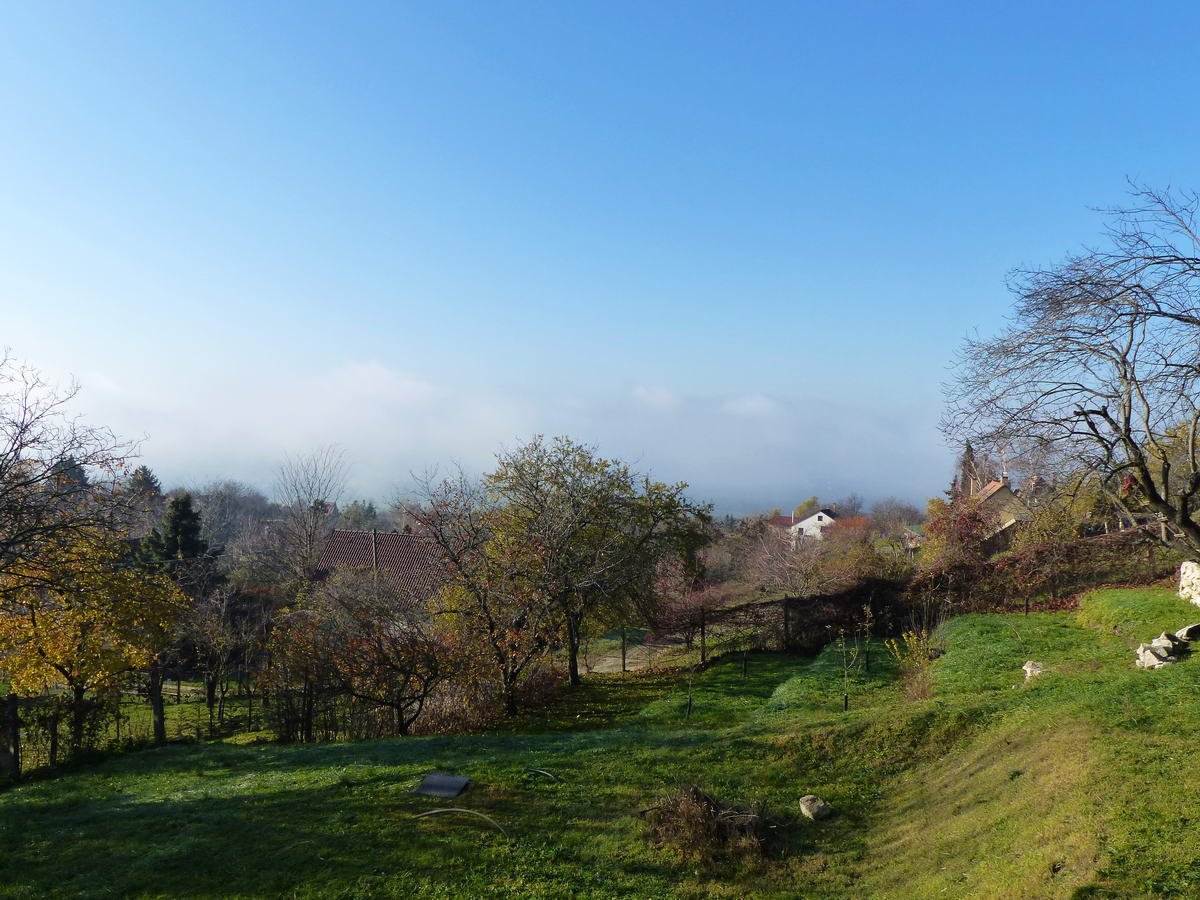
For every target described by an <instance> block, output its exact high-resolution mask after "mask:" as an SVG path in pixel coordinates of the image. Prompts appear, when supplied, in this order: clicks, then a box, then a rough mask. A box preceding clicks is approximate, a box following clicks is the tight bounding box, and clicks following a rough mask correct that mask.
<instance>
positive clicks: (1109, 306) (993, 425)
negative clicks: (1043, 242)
mask: <svg viewBox="0 0 1200 900" xmlns="http://www.w3.org/2000/svg"><path fill="white" fill-rule="evenodd" d="M1134 197H1135V200H1136V205H1134V206H1132V207H1130V208H1126V209H1121V210H1114V211H1112V215H1113V220H1112V224H1111V226H1110V228H1109V239H1110V244H1109V246H1107V247H1106V248H1103V249H1098V250H1089V251H1086V252H1083V253H1080V254H1078V255H1076V256H1073V257H1071V258H1069V259H1067V260H1066V261H1065V262H1064V263H1062V264H1060V265H1058V266H1055V267H1052V268H1049V269H1037V270H1032V271H1022V272H1018V273H1016V274H1015V275H1014V276H1013V277H1012V279H1011V288H1012V290H1013V291H1014V293H1015V294H1016V297H1017V302H1016V308H1015V314H1014V317H1013V320H1012V321H1011V323H1010V324H1009V326H1008V327H1007V328H1006V329H1005V330H1004V332H1003V333H1002V334H1000V335H999V336H998V337H996V338H994V339H991V340H978V339H977V340H969V341H967V342H966V344H965V346H964V348H963V350H962V352H961V358H960V360H959V374H958V379H957V381H956V382H955V383H953V384H952V385H950V386H948V387H947V391H946V393H947V413H946V416H945V419H944V421H943V429H944V431H945V433H946V434H947V435H948V436H949V437H950V438H952V439H954V440H963V439H964V438H973V439H976V440H978V441H980V442H982V443H983V444H984V445H986V446H989V447H991V448H996V449H1000V450H1002V451H1007V453H1008V454H1027V453H1033V454H1038V455H1039V456H1040V457H1041V458H1042V459H1043V460H1056V461H1057V464H1058V467H1059V468H1060V469H1062V470H1065V471H1076V472H1077V471H1080V470H1083V471H1085V472H1087V473H1090V474H1091V475H1092V477H1094V478H1095V479H1096V480H1097V481H1098V483H1099V484H1101V485H1102V486H1103V488H1104V489H1105V491H1106V492H1107V493H1108V495H1109V496H1110V497H1112V498H1113V499H1114V501H1115V502H1117V503H1119V504H1120V505H1122V506H1123V507H1124V508H1125V510H1126V512H1127V513H1128V514H1130V516H1133V515H1134V514H1136V513H1137V512H1138V511H1141V512H1142V513H1143V516H1144V513H1145V512H1146V511H1149V512H1150V513H1153V514H1157V515H1158V516H1159V517H1161V519H1162V520H1164V522H1167V523H1170V524H1171V526H1172V528H1173V531H1174V533H1175V534H1176V535H1177V536H1178V537H1180V538H1182V539H1183V540H1184V541H1185V542H1186V543H1187V544H1188V545H1189V546H1191V547H1192V548H1193V549H1200V525H1197V523H1196V522H1195V521H1194V519H1193V512H1194V505H1195V502H1196V498H1197V494H1198V493H1200V440H1198V434H1197V429H1198V426H1200V405H1198V403H1197V401H1198V400H1200V393H1198V390H1197V389H1198V388H1200V384H1198V379H1200V237H1198V233H1197V226H1196V213H1197V208H1198V207H1200V196H1197V195H1196V194H1181V193H1176V192H1171V191H1153V190H1147V189H1143V188H1135V191H1134Z"/></svg>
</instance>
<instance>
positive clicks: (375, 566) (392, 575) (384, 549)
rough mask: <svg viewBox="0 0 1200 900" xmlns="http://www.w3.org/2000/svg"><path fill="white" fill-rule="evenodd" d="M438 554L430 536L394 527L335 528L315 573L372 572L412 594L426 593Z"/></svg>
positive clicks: (435, 576) (434, 579)
mask: <svg viewBox="0 0 1200 900" xmlns="http://www.w3.org/2000/svg"><path fill="white" fill-rule="evenodd" d="M438 569H439V558H438V554H437V551H436V549H435V548H434V546H433V544H432V543H430V541H429V540H427V539H426V538H424V537H422V536H421V535H418V534H410V533H407V532H397V531H349V530H345V529H340V528H335V529H334V530H333V531H332V532H330V534H329V538H328V539H327V540H326V541H325V548H324V549H323V550H322V551H321V558H320V561H319V562H318V563H317V570H318V577H321V578H325V577H328V576H329V575H332V574H333V573H334V572H339V571H355V570H356V571H360V572H371V573H374V574H378V575H382V576H385V577H387V578H388V579H390V580H391V581H392V582H393V583H395V584H397V585H399V586H401V587H403V588H404V589H405V590H407V591H410V592H412V593H414V594H418V593H419V594H423V595H425V596H428V595H430V594H432V593H433V591H434V589H435V587H436V585H437V583H438V580H439V576H438Z"/></svg>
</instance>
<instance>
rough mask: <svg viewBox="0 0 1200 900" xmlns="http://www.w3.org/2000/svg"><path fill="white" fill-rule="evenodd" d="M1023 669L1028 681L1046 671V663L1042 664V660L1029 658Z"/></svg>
mask: <svg viewBox="0 0 1200 900" xmlns="http://www.w3.org/2000/svg"><path fill="white" fill-rule="evenodd" d="M1021 669H1022V670H1023V671H1024V672H1025V680H1026V681H1029V680H1030V679H1031V678H1035V677H1037V676H1038V675H1041V674H1042V673H1043V672H1045V671H1046V667H1045V666H1044V665H1042V664H1041V663H1040V662H1034V661H1033V660H1032V659H1031V660H1028V661H1027V662H1026V663H1025V665H1023V666H1021Z"/></svg>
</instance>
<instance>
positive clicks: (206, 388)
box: [77, 362, 949, 513]
mask: <svg viewBox="0 0 1200 900" xmlns="http://www.w3.org/2000/svg"><path fill="white" fill-rule="evenodd" d="M81 382H82V383H83V388H84V389H83V392H82V393H81V395H80V397H79V400H78V401H77V403H78V405H79V408H80V409H81V410H82V411H84V412H85V413H86V414H87V415H88V417H89V418H90V419H92V420H94V421H97V422H104V423H106V424H109V425H111V426H112V427H113V428H114V429H116V430H117V431H118V432H119V433H121V434H123V435H127V436H131V437H138V436H141V435H145V440H144V442H143V444H142V458H143V460H144V461H145V462H146V463H147V464H149V465H150V466H151V467H152V468H154V469H155V470H156V471H158V472H160V474H161V475H162V477H163V480H164V481H165V482H166V483H167V484H182V483H186V484H195V483H198V482H202V481H204V480H206V479H209V478H216V477H231V478H238V479H242V480H245V481H249V482H251V483H253V484H256V485H258V486H260V487H261V488H263V489H265V490H268V491H269V490H270V488H271V483H272V480H273V475H274V470H275V467H276V465H277V463H278V461H279V460H280V459H281V458H282V457H283V455H284V454H285V453H297V452H304V451H306V450H309V449H311V448H314V447H317V446H321V445H325V444H337V445H340V446H341V447H343V448H344V449H345V451H346V454H347V459H348V462H349V463H350V467H351V484H350V488H349V494H351V495H352V496H364V497H373V498H376V499H378V500H388V499H391V498H392V497H395V496H397V495H398V494H400V495H402V494H404V493H405V492H406V491H407V490H408V489H409V488H410V486H411V473H414V472H416V473H419V472H423V471H425V470H427V469H429V468H431V467H437V466H443V467H444V466H445V465H447V464H449V463H459V464H462V465H464V466H465V467H467V468H468V469H470V470H473V471H476V472H481V471H484V470H486V469H487V468H488V467H489V466H490V464H491V462H492V460H493V457H494V454H495V453H496V451H497V450H498V449H500V448H501V447H503V446H512V445H514V444H515V443H517V442H519V441H521V440H524V439H526V438H528V437H530V436H531V435H533V434H537V433H545V434H567V435H570V436H571V437H573V438H575V439H576V440H579V441H583V442H587V443H594V444H596V445H598V447H599V449H600V451H601V452H602V453H604V454H606V455H611V456H619V457H621V458H623V459H626V460H629V461H631V462H633V463H634V464H635V465H636V466H637V467H638V468H639V469H640V470H643V471H650V472H652V473H653V474H654V475H655V476H656V477H659V478H663V479H667V480H672V481H674V480H684V481H687V482H689V484H690V485H691V486H692V491H693V493H694V495H695V496H696V497H698V498H700V499H704V500H709V501H712V502H714V503H716V505H717V507H718V509H719V510H720V511H722V512H724V511H728V512H733V513H744V512H751V511H755V510H762V509H769V508H771V507H774V506H779V507H785V508H786V507H788V506H790V505H792V504H794V503H796V502H798V501H799V500H800V499H803V497H806V496H808V495H810V494H813V493H817V494H820V495H821V496H823V497H826V498H834V497H837V496H840V495H843V494H845V493H848V492H850V491H857V492H858V493H860V494H863V495H865V496H867V497H868V498H877V497H883V496H888V495H897V496H900V497H902V498H905V499H911V500H921V499H923V498H924V497H926V496H929V495H931V494H933V493H935V492H936V491H938V490H940V489H941V483H942V482H943V481H944V480H945V475H946V472H947V471H948V468H949V456H948V453H947V452H946V451H945V450H944V449H943V448H942V447H941V446H940V444H939V442H938V439H937V434H936V431H935V429H934V424H935V422H936V410H935V409H931V408H927V409H924V410H922V409H920V408H918V406H917V405H916V404H913V405H910V406H908V407H896V406H895V405H892V406H891V407H889V408H888V409H887V410H886V411H884V412H881V411H880V410H879V409H871V408H868V406H867V405H866V404H864V405H863V408H861V409H854V408H849V407H848V406H847V404H846V403H844V402H837V403H835V402H833V401H828V400H825V399H822V398H821V397H820V396H818V395H814V396H812V397H788V396H784V395H780V396H773V395H770V394H768V393H765V392H763V393H759V392H752V393H745V394H736V393H731V394H712V395H693V394H689V393H687V392H686V390H683V389H677V388H675V387H673V386H668V385H644V384H636V385H632V386H626V387H623V388H619V389H614V390H613V391H612V392H611V393H594V394H590V395H583V396H581V395H579V394H568V393H555V392H554V391H552V390H547V389H517V388H501V387H498V386H494V385H486V384H480V385H471V386H469V387H466V386H463V385H458V384H453V383H451V382H449V381H439V380H438V379H436V378H433V377H425V376H421V375H416V374H414V373H410V372H404V371H400V370H398V369H395V368H392V367H389V366H386V365H383V364H381V363H378V362H367V363H352V364H344V365H334V366H329V367H326V368H321V369H318V370H317V371H315V372H313V373H312V374H309V375H305V376H303V377H298V378H288V377H284V376H282V375H278V376H277V375H272V374H269V373H268V374H264V375H261V376H256V377H254V378H253V379H249V378H236V377H232V376H231V377H225V378H221V377H213V378H209V379H207V380H206V381H205V382H204V383H203V384H195V383H193V384H187V385H179V384H172V385H170V386H168V385H165V384H154V383H137V384H132V383H129V382H125V381H123V380H122V378H120V377H119V376H115V375H112V374H109V373H103V372H93V373H83V374H82V375H81Z"/></svg>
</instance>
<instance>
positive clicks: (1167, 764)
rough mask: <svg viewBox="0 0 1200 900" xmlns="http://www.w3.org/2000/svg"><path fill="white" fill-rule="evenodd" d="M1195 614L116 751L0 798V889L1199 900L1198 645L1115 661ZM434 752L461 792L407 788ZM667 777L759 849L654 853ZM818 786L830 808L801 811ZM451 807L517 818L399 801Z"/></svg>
mask: <svg viewBox="0 0 1200 900" xmlns="http://www.w3.org/2000/svg"><path fill="white" fill-rule="evenodd" d="M1195 620H1200V610H1197V609H1196V608H1195V607H1190V606H1189V605H1187V604H1185V603H1183V602H1182V601H1179V600H1178V599H1177V598H1175V597H1174V596H1173V595H1172V593H1171V592H1170V591H1167V590H1160V589H1147V590H1128V589H1119V590H1107V591H1098V592H1095V593H1093V594H1091V595H1088V596H1087V597H1086V598H1085V599H1084V601H1083V603H1082V604H1081V608H1080V610H1079V611H1078V612H1075V613H1054V614H1034V615H1030V616H1028V617H1026V616H1021V615H1001V616H965V617H961V618H958V619H955V620H952V621H951V622H950V623H948V624H947V625H946V626H945V629H944V635H943V636H942V639H943V643H944V646H945V650H946V652H945V655H944V656H943V657H942V658H941V659H939V660H937V661H936V662H935V663H934V664H933V666H932V669H931V673H930V682H929V686H930V690H929V696H928V697H927V698H926V699H921V700H916V701H911V700H907V699H905V697H906V696H907V693H906V691H905V690H904V687H903V685H902V684H900V683H899V681H898V673H897V671H896V667H895V665H894V663H893V662H892V661H891V660H890V658H889V657H888V656H887V655H886V653H884V652H883V650H882V649H881V648H879V647H875V648H873V650H872V652H871V653H870V669H869V671H861V670H860V671H858V672H857V673H856V675H855V679H854V682H853V684H852V688H851V699H850V710H849V712H843V711H842V696H841V695H842V684H841V675H842V671H841V665H840V662H841V660H840V656H839V654H838V653H837V652H836V649H834V648H831V649H830V650H827V651H826V652H825V653H823V654H822V655H821V656H819V657H818V658H816V659H815V660H811V661H805V660H800V659H796V658H789V657H784V656H777V655H751V656H750V657H749V658H748V660H747V661H746V673H745V674H744V675H743V672H742V666H743V661H742V660H741V659H740V658H738V657H733V658H731V659H727V660H725V661H723V662H722V663H720V664H718V665H716V666H714V667H712V668H710V669H709V670H707V671H706V672H703V673H700V674H698V675H696V676H694V678H692V679H691V680H690V683H689V679H688V677H687V676H679V675H676V676H663V675H661V674H658V675H652V674H646V675H639V676H636V679H635V680H634V681H622V677H621V676H604V677H602V678H595V679H594V680H593V681H592V683H591V685H590V686H586V687H585V689H584V690H583V691H582V692H581V693H579V694H576V695H575V696H574V698H573V699H572V698H568V699H564V700H561V701H559V702H557V703H556V704H553V705H552V706H551V707H550V708H549V709H548V710H547V711H544V712H543V713H541V714H539V715H537V716H531V717H528V718H526V719H524V720H523V722H522V726H521V727H523V728H526V729H528V730H527V731H522V732H516V733H508V734H499V733H498V734H493V735H482V736H473V737H466V738H462V737H459V738H416V739H406V740H387V741H374V742H364V743H351V744H336V745H320V746H309V747H281V746H276V745H251V746H234V745H230V744H194V745H188V746H178V747H168V748H164V749H162V750H154V751H147V752H142V753H135V754H129V755H127V756H124V757H119V758H114V759H111V760H109V761H107V762H105V763H102V764H100V765H97V766H95V767H93V768H89V769H86V770H81V771H78V772H74V773H69V774H64V775H62V776H60V777H57V778H54V779H49V780H45V781H39V782H31V783H28V784H25V785H22V786H21V787H19V788H17V789H14V790H10V791H8V792H6V793H4V794H0V834H2V837H3V841H4V843H3V847H4V852H3V853H2V854H0V897H91V896H96V897H100V896H109V897H111V896H130V897H193V898H201V897H268V896H269V897H274V896H289V897H291V896H295V897H371V896H378V897H390V896H417V897H472V896H478V897H485V896H487V897H491V896H501V897H503V896H507V897H669V896H692V897H701V896H717V897H720V896H725V897H746V896H795V897H807V896H812V897H855V898H857V897H896V898H900V897H939V896H947V897H981V898H982V897H1037V898H1041V897H1138V896H1145V897H1156V896H1180V897H1188V896H1200V813H1197V812H1195V809H1196V802H1197V796H1198V795H1200V790H1198V789H1200V784H1198V783H1197V782H1198V781H1200V774H1197V773H1198V771H1200V752H1198V750H1197V747H1198V737H1200V707H1198V705H1197V703H1196V702H1195V698H1196V696H1197V689H1198V688H1200V659H1198V660H1195V661H1193V660H1187V661H1185V662H1183V663H1181V664H1179V665H1177V666H1173V667H1168V668H1166V669H1163V670H1159V671H1155V672H1143V671H1140V670H1136V669H1134V668H1133V666H1132V659H1133V655H1132V653H1131V652H1130V648H1131V647H1132V646H1133V645H1135V644H1136V643H1137V642H1138V641H1140V640H1146V639H1149V638H1150V637H1153V636H1154V635H1156V634H1157V633H1158V632H1159V631H1161V630H1163V629H1164V628H1170V629H1171V630H1174V629H1176V628H1179V627H1181V626H1182V625H1185V624H1189V622H1191V621H1195ZM859 659H860V662H861V661H864V660H865V656H864V655H860V658H859ZM1027 659H1035V660H1037V661H1039V662H1042V663H1044V664H1045V665H1046V668H1047V672H1046V674H1045V675H1043V676H1041V677H1040V678H1038V679H1035V680H1034V681H1032V682H1030V683H1029V684H1028V685H1026V684H1025V683H1024V676H1023V673H1022V672H1021V668H1020V667H1021V664H1022V663H1023V662H1024V661H1025V660H1027ZM628 688H633V690H629V689H628ZM689 694H690V696H691V699H692V703H691V714H690V715H688V712H687V710H688V702H687V701H688V696H689ZM529 768H544V769H548V770H550V771H551V772H554V773H555V774H557V775H559V776H560V777H562V778H563V779H564V781H563V782H561V783H558V782H554V781H551V780H550V779H547V778H545V777H542V776H539V775H536V774H533V773H531V772H529V771H528V769H529ZM431 770H438V771H446V772H458V773H462V774H466V775H469V776H471V777H472V778H473V779H474V780H475V785H474V786H473V787H472V788H471V789H470V790H469V791H468V792H467V793H465V794H464V795H463V796H462V797H460V798H459V799H457V800H455V801H451V802H450V803H445V802H443V801H434V800H429V799H426V798H418V797H413V796H411V795H410V794H409V791H410V790H411V788H412V787H413V786H414V785H415V784H416V783H417V781H418V780H419V778H420V777H421V776H422V775H423V774H424V773H426V772H428V771H431ZM679 782H696V783H699V784H700V785H702V786H703V787H704V788H705V789H707V790H709V791H710V792H712V793H714V794H715V795H717V796H718V797H720V798H721V799H723V800H725V801H727V802H735V803H736V802H750V801H755V800H758V801H764V802H766V803H767V804H768V806H769V807H770V808H771V809H772V810H773V812H774V815H775V817H776V818H777V819H778V820H779V821H780V822H781V823H783V825H782V827H781V828H780V829H778V833H779V839H778V840H777V841H776V843H775V846H774V847H773V848H772V853H771V855H770V856H769V858H767V859H766V860H744V861H738V860H733V861H727V862H724V863H721V864H718V865H717V866H715V867H712V868H704V867H700V866H698V865H696V864H695V863H693V862H690V861H688V860H684V859H681V858H678V857H676V856H674V855H672V854H671V853H670V852H667V851H663V850H657V849H654V848H652V847H648V846H647V845H646V844H645V841H644V840H643V838H642V832H643V828H642V824H641V822H640V821H639V819H638V818H637V812H638V811H639V810H640V809H644V808H645V807H646V806H648V805H650V804H651V803H653V801H654V798H655V797H656V796H658V795H659V794H661V793H662V792H663V791H664V790H666V789H668V788H670V787H671V786H673V785H675V784H677V783H679ZM810 792H811V793H817V794H820V795H821V796H823V797H824V798H825V799H826V800H827V801H828V802H830V803H831V804H832V805H833V806H834V807H835V808H837V809H838V810H839V814H838V815H837V816H836V817H834V818H833V819H830V820H827V821H825V822H822V823H811V822H808V821H807V820H803V819H801V817H800V816H799V813H798V809H797V800H798V799H799V797H800V796H802V795H803V794H807V793H810ZM444 805H455V806H462V807H465V808H470V809H474V810H477V811H481V812H484V813H486V814H488V815H490V816H492V817H494V818H495V819H496V821H498V822H499V823H501V824H502V825H503V826H504V827H505V828H506V829H507V830H508V832H509V836H508V837H505V836H503V835H501V834H500V833H499V832H497V831H495V830H493V829H491V828H490V827H488V826H487V824H486V823H484V822H482V821H480V820H476V819H473V818H469V817H456V816H445V817H438V818H426V819H421V820H415V819H414V818H413V816H414V815H415V814H417V813H419V812H423V811H426V810H429V809H433V808H437V807H438V806H444Z"/></svg>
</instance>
